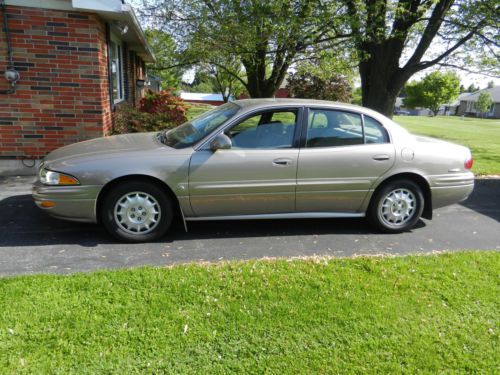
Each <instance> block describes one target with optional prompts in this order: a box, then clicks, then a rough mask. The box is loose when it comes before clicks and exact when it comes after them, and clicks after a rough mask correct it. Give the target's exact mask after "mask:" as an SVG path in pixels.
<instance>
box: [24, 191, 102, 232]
mask: <svg viewBox="0 0 500 375" xmlns="http://www.w3.org/2000/svg"><path fill="white" fill-rule="evenodd" d="M101 188H102V187H101V186H96V185H87V186H81V185H78V186H46V185H43V184H41V183H40V182H36V183H35V184H34V185H33V190H32V196H33V200H34V201H35V204H36V205H37V206H38V207H39V208H41V209H42V210H44V211H46V212H47V213H48V214H50V215H51V216H54V217H57V218H59V219H64V220H71V221H80V222H89V223H95V222H97V217H96V201H97V195H98V194H99V191H100V190H101ZM43 202H53V203H54V206H53V207H42V203H43Z"/></svg>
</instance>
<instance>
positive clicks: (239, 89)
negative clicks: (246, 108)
mask: <svg viewBox="0 0 500 375" xmlns="http://www.w3.org/2000/svg"><path fill="white" fill-rule="evenodd" d="M218 61H219V62H218V63H217V64H207V66H206V67H205V69H206V71H207V72H208V74H209V76H210V80H211V82H212V86H213V88H214V91H216V92H219V93H220V94H221V95H222V99H223V100H224V102H227V101H228V100H229V98H230V97H238V95H240V94H241V93H243V92H244V91H245V88H244V87H243V85H242V83H241V80H242V79H243V77H244V74H243V72H242V70H241V63H240V62H239V61H238V60H236V59H232V61H228V60H224V61H221V60H220V59H219V60H218ZM221 66H224V68H222V67H221Z"/></svg>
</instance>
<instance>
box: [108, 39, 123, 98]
mask: <svg viewBox="0 0 500 375" xmlns="http://www.w3.org/2000/svg"><path fill="white" fill-rule="evenodd" d="M109 47H110V48H109V49H110V60H111V87H112V89H113V101H114V102H115V103H118V102H120V101H122V100H123V99H124V98H125V96H124V90H123V86H124V85H123V47H122V44H121V42H120V41H119V40H117V39H115V38H113V37H111V42H110V46H109Z"/></svg>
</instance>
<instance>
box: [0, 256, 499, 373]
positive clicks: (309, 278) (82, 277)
mask: <svg viewBox="0 0 500 375" xmlns="http://www.w3.org/2000/svg"><path fill="white" fill-rule="evenodd" d="M499 270H500V253H498V252H494V251H491V252H474V251H471V252H462V253H449V254H441V255H432V256H405V257H392V258H373V257H371V258H370V257H368V258H366V257H361V258H350V259H329V258H312V259H311V258H310V259H302V260H300V259H292V260H257V261H235V262H227V263H221V264H208V265H207V264H189V265H177V266H173V267H168V268H151V267H147V268H139V269H133V270H119V271H101V272H95V273H90V274H74V275H71V276H54V275H38V276H24V277H14V278H4V279H0V296H1V297H0V312H1V313H0V373H2V374H8V373H23V372H24V373H61V374H67V373H79V374H81V373H83V374H85V373H88V374H95V373H145V372H146V373H232V372H237V373H241V372H244V373H263V372H268V373H318V372H319V373H387V372H390V373H401V372H409V373H412V372H417V371H423V372H426V373H427V372H428V373H436V372H443V371H445V372H447V371H450V372H464V373H470V372H478V373H490V372H492V371H494V369H495V368H499V365H500V363H499V357H498V352H497V350H496V349H497V348H498V332H499V301H500V295H499Z"/></svg>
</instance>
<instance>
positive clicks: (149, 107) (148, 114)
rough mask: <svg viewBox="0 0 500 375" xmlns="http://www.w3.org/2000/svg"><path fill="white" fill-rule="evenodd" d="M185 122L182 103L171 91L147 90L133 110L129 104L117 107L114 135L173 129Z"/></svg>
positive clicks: (184, 110)
mask: <svg viewBox="0 0 500 375" xmlns="http://www.w3.org/2000/svg"><path fill="white" fill-rule="evenodd" d="M186 121H187V118H186V107H185V105H184V102H183V101H182V99H181V98H179V97H178V96H175V95H174V94H173V93H172V91H170V90H166V91H162V92H153V91H151V90H148V91H147V92H146V95H145V96H144V98H142V99H141V101H140V102H139V107H138V108H135V107H134V106H131V105H129V104H122V105H120V106H119V107H118V109H117V111H116V117H115V128H114V133H117V134H123V133H139V132H151V131H159V130H164V129H171V128H175V127H176V126H178V125H180V124H182V123H184V122H186Z"/></svg>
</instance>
